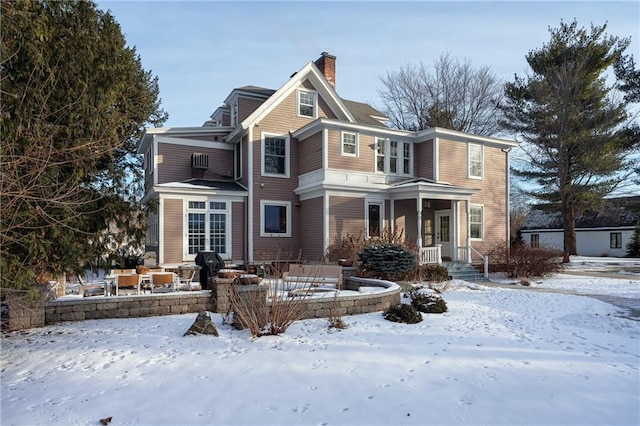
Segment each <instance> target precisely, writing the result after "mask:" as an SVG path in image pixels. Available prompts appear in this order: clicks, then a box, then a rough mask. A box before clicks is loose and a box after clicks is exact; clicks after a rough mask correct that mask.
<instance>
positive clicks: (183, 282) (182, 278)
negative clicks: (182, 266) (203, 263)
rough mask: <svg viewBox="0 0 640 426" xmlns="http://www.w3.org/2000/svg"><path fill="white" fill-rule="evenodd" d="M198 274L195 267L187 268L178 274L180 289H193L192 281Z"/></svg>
mask: <svg viewBox="0 0 640 426" xmlns="http://www.w3.org/2000/svg"><path fill="white" fill-rule="evenodd" d="M195 276H196V270H195V269H187V270H185V271H183V272H182V274H181V275H179V276H178V290H186V291H190V290H191V281H193V278H194V277H195Z"/></svg>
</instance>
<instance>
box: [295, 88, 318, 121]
mask: <svg viewBox="0 0 640 426" xmlns="http://www.w3.org/2000/svg"><path fill="white" fill-rule="evenodd" d="M317 103H318V94H317V93H316V92H314V91H313V90H303V89H300V90H298V115H299V116H300V117H310V118H316V109H317Z"/></svg>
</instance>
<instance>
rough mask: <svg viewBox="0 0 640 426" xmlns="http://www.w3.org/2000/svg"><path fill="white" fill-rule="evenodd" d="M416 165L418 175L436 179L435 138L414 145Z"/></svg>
mask: <svg viewBox="0 0 640 426" xmlns="http://www.w3.org/2000/svg"><path fill="white" fill-rule="evenodd" d="M413 150H414V151H413V155H414V159H413V162H414V167H415V171H416V176H417V177H423V178H426V179H434V176H433V140H428V141H424V142H421V143H417V144H415V145H414V147H413Z"/></svg>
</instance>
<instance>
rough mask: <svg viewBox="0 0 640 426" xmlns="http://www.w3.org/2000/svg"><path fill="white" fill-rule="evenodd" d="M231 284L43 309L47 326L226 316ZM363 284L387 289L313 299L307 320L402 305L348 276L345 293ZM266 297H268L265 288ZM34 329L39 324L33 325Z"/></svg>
mask: <svg viewBox="0 0 640 426" xmlns="http://www.w3.org/2000/svg"><path fill="white" fill-rule="evenodd" d="M232 282H233V280H232V279H225V278H218V279H215V280H214V283H213V290H212V291H211V292H209V291H199V292H190V293H169V294H154V295H136V296H117V297H104V296H94V297H87V298H83V299H68V300H54V301H51V302H48V303H47V304H46V305H45V307H44V323H45V324H53V323H56V322H59V321H82V320H87V319H103V318H137V317H150V316H160V315H179V314H188V313H197V312H201V311H209V312H217V313H220V314H226V313H227V312H229V311H230V310H231V306H230V303H229V291H230V289H231V287H230V286H231V285H232ZM361 285H365V286H369V287H375V286H378V287H385V288H386V290H385V291H384V292H376V293H371V294H367V293H362V294H359V295H353V296H351V295H350V296H340V297H337V298H335V297H332V296H331V297H323V298H319V297H316V298H310V299H308V300H307V303H308V310H307V313H306V314H305V316H304V318H326V317H328V316H330V315H332V316H343V315H356V314H364V313H368V312H377V311H383V310H385V309H388V308H389V307H391V306H395V305H397V304H398V303H400V291H401V289H400V287H399V286H398V285H397V284H394V283H391V282H387V281H380V280H371V279H366V278H358V277H349V278H348V279H346V280H345V289H346V290H354V291H358V288H359V287H360V286H361ZM256 287H258V286H256ZM263 294H265V296H266V291H264V289H263ZM39 325H41V324H39ZM32 326H38V325H36V324H32ZM25 328H28V327H25Z"/></svg>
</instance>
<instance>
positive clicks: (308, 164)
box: [292, 132, 322, 175]
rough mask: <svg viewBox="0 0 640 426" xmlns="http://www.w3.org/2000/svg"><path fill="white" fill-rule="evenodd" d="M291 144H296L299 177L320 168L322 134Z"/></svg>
mask: <svg viewBox="0 0 640 426" xmlns="http://www.w3.org/2000/svg"><path fill="white" fill-rule="evenodd" d="M292 143H297V144H298V153H299V156H298V162H299V171H300V174H301V175H303V174H305V173H309V172H312V171H314V170H318V169H321V168H322V132H318V133H316V134H315V135H311V136H310V137H308V138H307V139H304V140H301V141H299V142H292Z"/></svg>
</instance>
